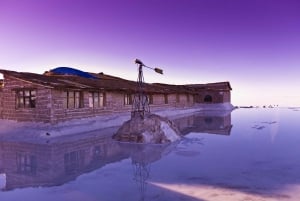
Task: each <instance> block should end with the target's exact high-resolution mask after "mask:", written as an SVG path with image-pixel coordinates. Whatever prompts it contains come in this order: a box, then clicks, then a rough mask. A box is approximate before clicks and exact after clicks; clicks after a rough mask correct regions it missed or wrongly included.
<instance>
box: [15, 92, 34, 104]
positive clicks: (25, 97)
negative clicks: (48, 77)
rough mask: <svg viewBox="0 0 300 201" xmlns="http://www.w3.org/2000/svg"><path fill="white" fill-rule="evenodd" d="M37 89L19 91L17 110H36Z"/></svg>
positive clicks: (17, 94)
mask: <svg viewBox="0 0 300 201" xmlns="http://www.w3.org/2000/svg"><path fill="white" fill-rule="evenodd" d="M36 93H37V90H36V89H17V90H16V108H17V109H21V108H36Z"/></svg>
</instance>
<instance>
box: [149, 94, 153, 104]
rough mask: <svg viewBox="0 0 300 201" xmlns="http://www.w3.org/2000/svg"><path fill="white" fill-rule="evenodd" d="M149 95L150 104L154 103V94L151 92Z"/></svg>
mask: <svg viewBox="0 0 300 201" xmlns="http://www.w3.org/2000/svg"><path fill="white" fill-rule="evenodd" d="M148 97H149V104H153V95H152V94H149V95H148Z"/></svg>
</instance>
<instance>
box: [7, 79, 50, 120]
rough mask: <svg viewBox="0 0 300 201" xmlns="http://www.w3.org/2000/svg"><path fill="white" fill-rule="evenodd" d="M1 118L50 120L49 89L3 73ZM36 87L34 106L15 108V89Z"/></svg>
mask: <svg viewBox="0 0 300 201" xmlns="http://www.w3.org/2000/svg"><path fill="white" fill-rule="evenodd" d="M4 79H5V80H4V81H5V86H4V88H3V89H2V105H3V107H2V118H4V119H14V120H20V121H35V120H39V121H44V122H49V121H50V114H51V104H50V103H51V90H50V89H47V88H45V87H42V86H38V85H34V84H31V83H28V82H24V81H20V80H17V79H14V78H11V77H9V76H5V75H4ZM22 88H24V89H26V88H31V89H36V91H37V93H36V108H16V89H22Z"/></svg>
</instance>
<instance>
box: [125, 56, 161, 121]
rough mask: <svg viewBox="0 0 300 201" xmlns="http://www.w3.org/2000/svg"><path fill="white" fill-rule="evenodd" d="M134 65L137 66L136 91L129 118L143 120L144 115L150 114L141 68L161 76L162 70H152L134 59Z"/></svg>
mask: <svg viewBox="0 0 300 201" xmlns="http://www.w3.org/2000/svg"><path fill="white" fill-rule="evenodd" d="M135 63H136V64H137V65H138V79H137V91H136V93H135V95H134V99H133V104H132V110H131V118H134V117H140V118H142V119H143V118H144V117H145V115H147V114H149V113H150V107H149V97H148V96H147V94H146V92H145V89H144V85H145V82H144V76H143V67H146V68H150V69H152V70H154V71H155V72H157V73H160V74H163V70H162V69H160V68H152V67H149V66H146V65H145V64H144V63H143V62H142V61H141V60H139V59H136V60H135Z"/></svg>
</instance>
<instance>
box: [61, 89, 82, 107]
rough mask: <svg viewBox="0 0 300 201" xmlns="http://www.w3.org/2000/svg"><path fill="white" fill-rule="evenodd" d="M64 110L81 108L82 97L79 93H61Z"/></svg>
mask: <svg viewBox="0 0 300 201" xmlns="http://www.w3.org/2000/svg"><path fill="white" fill-rule="evenodd" d="M63 106H64V108H81V107H83V95H82V93H81V92H80V91H64V92H63Z"/></svg>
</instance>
